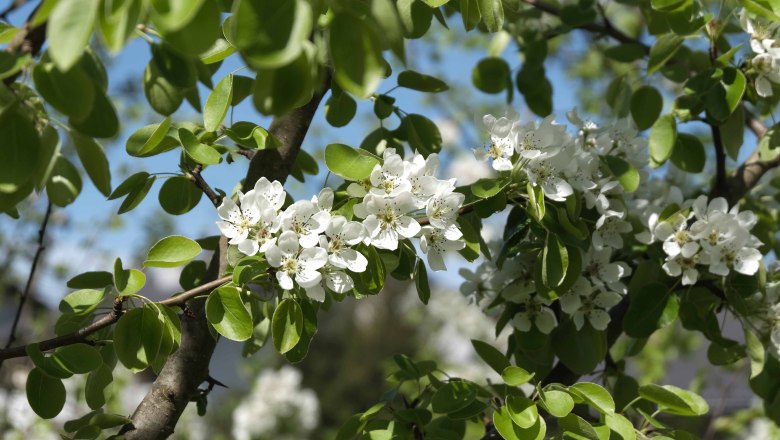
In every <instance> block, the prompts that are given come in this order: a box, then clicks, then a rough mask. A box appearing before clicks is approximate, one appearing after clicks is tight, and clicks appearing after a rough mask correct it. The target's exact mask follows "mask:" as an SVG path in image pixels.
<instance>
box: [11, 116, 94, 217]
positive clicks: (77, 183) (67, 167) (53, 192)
mask: <svg viewBox="0 0 780 440" xmlns="http://www.w3.org/2000/svg"><path fill="white" fill-rule="evenodd" d="M6 123H7V122H6ZM81 186H82V183H81V176H80V175H79V170H78V169H76V167H75V166H74V165H73V164H72V163H71V162H70V161H69V160H68V159H66V158H65V157H64V156H61V155H60V156H58V157H57V161H56V162H55V163H54V168H52V170H51V175H50V176H49V182H48V183H47V184H46V195H47V196H49V200H50V201H51V202H52V203H53V204H54V205H55V206H60V207H65V206H68V205H70V204H71V203H73V202H74V201H76V197H78V196H79V194H81Z"/></svg>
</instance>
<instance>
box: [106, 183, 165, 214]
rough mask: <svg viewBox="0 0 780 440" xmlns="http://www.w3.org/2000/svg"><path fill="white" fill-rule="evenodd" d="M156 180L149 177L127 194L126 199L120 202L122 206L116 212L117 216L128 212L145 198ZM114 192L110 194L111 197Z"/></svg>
mask: <svg viewBox="0 0 780 440" xmlns="http://www.w3.org/2000/svg"><path fill="white" fill-rule="evenodd" d="M156 179H157V177H156V176H151V177H149V178H148V179H146V180H145V181H143V182H141V185H139V186H137V187H135V188H133V189H132V191H130V193H129V194H127V197H125V200H124V201H122V204H121V205H120V206H119V211H117V212H118V213H119V214H122V213H125V212H128V211H130V210H132V209H133V208H135V207H136V206H138V204H140V203H141V202H142V201H143V200H144V198H145V197H146V194H148V193H149V190H150V189H151V188H152V185H153V184H154V181H155V180H156ZM115 193H116V191H114V192H113V193H111V194H112V195H113V194H115Z"/></svg>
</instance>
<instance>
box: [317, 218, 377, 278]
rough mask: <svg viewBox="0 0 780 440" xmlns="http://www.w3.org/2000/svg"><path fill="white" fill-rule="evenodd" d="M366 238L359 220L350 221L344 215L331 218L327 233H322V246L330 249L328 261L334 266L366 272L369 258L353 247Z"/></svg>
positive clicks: (326, 229)
mask: <svg viewBox="0 0 780 440" xmlns="http://www.w3.org/2000/svg"><path fill="white" fill-rule="evenodd" d="M363 238H365V228H363V225H362V224H360V223H358V222H350V221H347V219H346V218H345V217H343V216H336V217H333V218H332V219H331V220H330V223H329V224H328V227H327V228H325V235H320V247H321V248H323V249H325V250H327V251H328V262H329V263H330V264H331V265H333V266H334V267H337V268H341V269H349V270H351V271H352V272H364V271H365V270H366V266H367V265H368V260H367V259H366V257H365V256H363V254H361V253H360V252H358V251H356V250H355V249H352V248H351V246H355V245H357V244H358V243H360V242H362V241H363Z"/></svg>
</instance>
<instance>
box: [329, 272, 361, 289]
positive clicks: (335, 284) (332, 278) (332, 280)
mask: <svg viewBox="0 0 780 440" xmlns="http://www.w3.org/2000/svg"><path fill="white" fill-rule="evenodd" d="M325 285H326V286H328V289H330V290H332V291H334V292H336V293H346V292H349V291H350V290H352V289H353V288H354V287H355V282H354V281H352V277H350V276H349V275H347V274H346V273H344V272H342V271H340V270H339V271H336V272H330V273H328V274H326V275H325Z"/></svg>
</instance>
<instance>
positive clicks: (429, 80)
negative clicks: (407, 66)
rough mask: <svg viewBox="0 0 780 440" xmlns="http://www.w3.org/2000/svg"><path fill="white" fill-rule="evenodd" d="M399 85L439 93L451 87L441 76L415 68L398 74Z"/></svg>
mask: <svg viewBox="0 0 780 440" xmlns="http://www.w3.org/2000/svg"><path fill="white" fill-rule="evenodd" d="M398 87H404V88H407V89H412V90H417V91H419V92H428V93H439V92H444V91H447V90H449V89H450V88H449V86H448V85H447V83H445V82H444V81H442V80H440V79H439V78H436V77H434V76H431V75H426V74H424V73H419V72H415V71H414V70H404V71H403V72H401V73H399V74H398Z"/></svg>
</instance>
